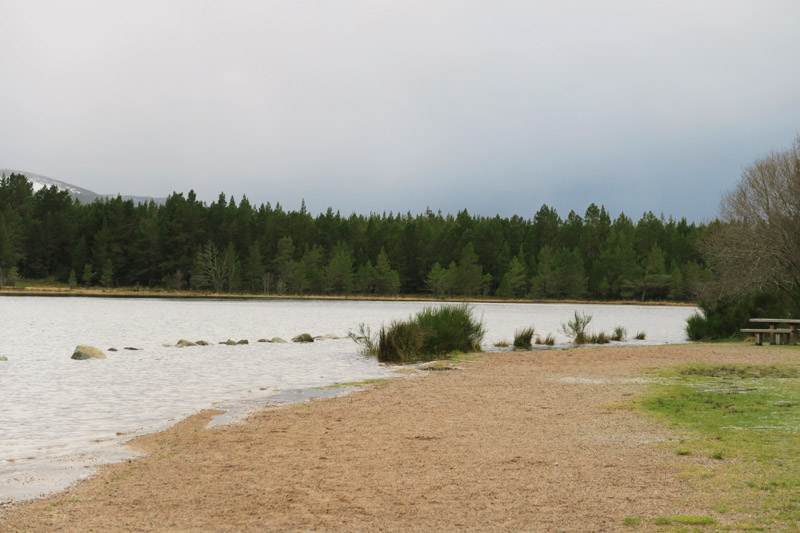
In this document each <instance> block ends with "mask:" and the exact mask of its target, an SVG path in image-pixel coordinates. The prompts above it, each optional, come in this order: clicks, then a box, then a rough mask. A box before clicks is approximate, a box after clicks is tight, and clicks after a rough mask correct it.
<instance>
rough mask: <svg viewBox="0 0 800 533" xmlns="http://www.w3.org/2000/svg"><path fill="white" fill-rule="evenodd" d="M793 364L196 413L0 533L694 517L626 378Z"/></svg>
mask: <svg viewBox="0 0 800 533" xmlns="http://www.w3.org/2000/svg"><path fill="white" fill-rule="evenodd" d="M796 356H797V352H796V350H793V349H791V348H785V349H781V348H775V347H754V346H745V345H667V346H650V347H611V348H589V349H570V350H552V351H543V352H508V353H498V354H488V355H483V356H480V357H478V358H477V359H476V360H474V361H471V362H466V363H459V364H456V365H454V367H455V368H454V369H452V370H446V371H445V370H441V371H427V372H424V373H423V374H424V376H418V377H410V378H408V379H397V380H393V381H391V382H389V383H386V384H379V385H377V386H373V387H370V388H367V389H365V390H361V391H357V392H354V393H352V394H349V395H346V396H342V397H339V398H334V399H327V400H316V401H312V402H306V403H301V404H294V405H290V406H287V407H282V408H267V409H264V410H262V411H259V412H257V413H255V414H253V415H252V416H250V417H249V418H247V419H246V420H245V421H243V422H240V423H235V424H232V425H228V426H216V427H214V428H211V429H206V428H205V426H206V424H207V423H208V421H209V420H210V419H211V418H212V417H213V415H214V413H213V412H202V413H200V414H198V415H196V416H193V417H191V418H189V419H187V420H184V421H182V422H180V423H179V424H177V425H176V426H174V427H172V428H171V429H169V430H167V431H164V432H162V433H157V434H152V435H147V436H144V437H141V438H139V439H137V440H135V441H133V442H132V443H131V445H132V446H133V447H135V448H136V449H138V450H141V451H143V452H145V454H146V455H145V456H144V457H142V458H140V459H135V460H132V461H129V462H126V463H121V464H115V465H110V466H107V467H104V468H103V469H102V470H101V471H100V472H99V473H98V474H97V475H95V476H93V477H91V478H90V479H88V480H86V481H83V482H81V483H78V484H77V485H75V486H74V487H72V488H71V489H69V490H68V491H65V492H62V493H59V494H55V495H52V496H49V497H47V498H43V499H40V500H35V501H30V502H24V503H20V504H16V505H14V506H12V507H11V508H8V509H5V510H3V511H0V512H2V514H1V515H0V531H286V530H290V531H310V530H314V531H453V530H467V531H616V530H625V529H626V527H625V526H623V523H622V522H623V520H624V519H625V517H629V516H636V517H653V516H668V515H676V514H696V515H709V516H714V517H715V518H717V519H718V520H719V523H720V524H721V525H724V524H725V523H732V522H736V521H737V520H739V519H741V518H742V517H741V516H736V515H735V513H729V514H727V515H724V516H716V515H714V512H713V510H710V509H704V508H702V507H697V506H698V505H700V504H699V503H697V502H698V501H699V500H698V499H697V498H694V497H693V495H692V493H691V487H690V486H689V484H688V483H687V482H686V481H683V480H682V479H681V478H680V476H679V475H678V474H679V467H680V465H681V464H684V463H690V464H701V465H706V466H708V467H709V468H713V464H711V463H712V462H713V461H712V460H710V459H708V458H704V457H700V456H686V457H679V456H676V455H675V454H674V453H673V452H672V451H670V450H668V449H667V448H665V447H663V446H659V443H661V442H664V441H669V440H675V439H678V438H679V437H680V436H681V435H679V434H677V433H676V432H675V431H674V430H670V429H669V428H666V427H664V426H662V425H660V424H657V423H655V422H653V421H652V420H650V419H648V418H647V417H646V416H643V415H641V414H639V413H637V412H635V411H632V410H629V409H618V408H614V404H615V403H618V402H624V401H627V400H629V399H630V398H631V397H635V395H637V394H639V393H640V392H642V391H643V390H644V388H645V387H646V384H645V383H643V380H642V379H640V378H641V374H642V373H643V372H645V371H646V370H647V369H650V368H653V367H657V368H658V367H668V366H673V365H677V364H682V363H688V362H697V361H703V362H709V363H712V362H727V363H735V362H763V363H774V362H781V361H791V360H793V359H796Z"/></svg>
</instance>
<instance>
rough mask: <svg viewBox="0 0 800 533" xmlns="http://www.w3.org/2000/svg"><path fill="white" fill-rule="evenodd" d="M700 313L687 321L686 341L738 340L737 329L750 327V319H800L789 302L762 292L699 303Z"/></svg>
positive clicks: (796, 310)
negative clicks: (733, 338) (734, 338)
mask: <svg viewBox="0 0 800 533" xmlns="http://www.w3.org/2000/svg"><path fill="white" fill-rule="evenodd" d="M700 311H701V312H700V313H699V314H695V315H692V316H691V317H689V318H688V319H687V320H686V335H687V337H688V338H689V340H693V341H701V340H719V339H726V338H729V337H732V336H736V337H739V336H740V333H739V329H740V328H747V327H751V325H750V319H751V318H767V317H769V318H773V317H774V318H780V317H790V316H800V307H798V304H797V303H796V302H795V301H793V300H792V299H791V298H788V297H786V296H784V295H781V294H778V293H776V292H770V291H763V292H758V293H755V294H751V295H748V296H743V297H740V298H737V299H725V300H718V301H715V302H701V303H700Z"/></svg>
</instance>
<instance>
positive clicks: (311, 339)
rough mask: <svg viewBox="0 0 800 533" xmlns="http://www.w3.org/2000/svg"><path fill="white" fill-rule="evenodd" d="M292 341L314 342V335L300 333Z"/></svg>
mask: <svg viewBox="0 0 800 533" xmlns="http://www.w3.org/2000/svg"><path fill="white" fill-rule="evenodd" d="M292 342H314V337H312V336H311V335H309V334H308V333H301V334H300V335H298V336H297V337H295V338H293V339H292Z"/></svg>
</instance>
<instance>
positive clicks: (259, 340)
mask: <svg viewBox="0 0 800 533" xmlns="http://www.w3.org/2000/svg"><path fill="white" fill-rule="evenodd" d="M258 342H272V341H271V340H269V339H258Z"/></svg>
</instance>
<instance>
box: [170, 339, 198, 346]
mask: <svg viewBox="0 0 800 533" xmlns="http://www.w3.org/2000/svg"><path fill="white" fill-rule="evenodd" d="M175 346H177V347H178V348H186V347H187V346H197V343H196V342H192V341H187V340H186V339H181V340H179V341H178V342H177V344H175Z"/></svg>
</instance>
